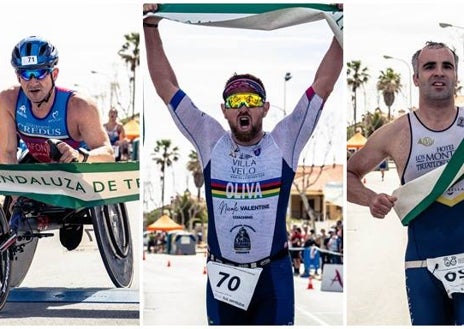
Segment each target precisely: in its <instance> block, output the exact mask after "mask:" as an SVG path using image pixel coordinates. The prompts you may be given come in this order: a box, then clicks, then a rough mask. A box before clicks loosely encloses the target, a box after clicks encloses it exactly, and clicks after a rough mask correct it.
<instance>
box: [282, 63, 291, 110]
mask: <svg viewBox="0 0 464 329" xmlns="http://www.w3.org/2000/svg"><path fill="white" fill-rule="evenodd" d="M291 78H292V74H291V73H290V72H287V73H286V74H285V76H284V116H286V115H287V81H288V80H290V79H291Z"/></svg>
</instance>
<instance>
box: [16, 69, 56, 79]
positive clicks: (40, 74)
mask: <svg viewBox="0 0 464 329" xmlns="http://www.w3.org/2000/svg"><path fill="white" fill-rule="evenodd" d="M50 72H51V70H50V69H36V70H18V71H17V73H18V74H19V76H20V77H21V78H22V79H24V80H26V81H29V80H31V79H32V77H34V78H36V79H37V80H42V79H43V78H45V77H46V76H47V74H48V73H50Z"/></svg>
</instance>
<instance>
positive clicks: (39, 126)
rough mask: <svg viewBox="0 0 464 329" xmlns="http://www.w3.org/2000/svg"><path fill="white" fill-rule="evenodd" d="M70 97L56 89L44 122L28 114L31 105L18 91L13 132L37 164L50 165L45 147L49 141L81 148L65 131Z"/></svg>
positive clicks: (42, 119)
mask: <svg viewBox="0 0 464 329" xmlns="http://www.w3.org/2000/svg"><path fill="white" fill-rule="evenodd" d="M73 93H74V92H73V91H70V90H65V89H62V88H59V87H56V89H55V99H54V101H53V105H52V107H51V109H50V112H49V113H48V114H47V115H46V116H45V117H44V118H38V117H36V116H35V115H34V113H33V112H32V105H31V102H30V101H29V99H28V98H27V96H26V95H25V94H24V92H23V90H22V89H20V91H19V94H18V99H17V101H16V131H17V133H18V135H19V137H20V138H21V139H22V140H23V141H24V143H25V144H26V147H27V149H28V150H29V153H30V154H31V155H32V156H33V157H34V158H35V159H36V160H37V161H39V162H50V161H51V159H50V156H49V146H48V144H47V143H46V141H47V139H49V138H55V139H60V140H62V141H64V142H66V143H67V144H69V145H70V146H71V147H73V148H75V149H78V148H79V147H81V146H82V145H83V143H81V142H78V141H75V140H73V139H72V138H71V136H70V135H69V132H68V127H67V110H68V102H69V98H70V97H71V96H72V95H73Z"/></svg>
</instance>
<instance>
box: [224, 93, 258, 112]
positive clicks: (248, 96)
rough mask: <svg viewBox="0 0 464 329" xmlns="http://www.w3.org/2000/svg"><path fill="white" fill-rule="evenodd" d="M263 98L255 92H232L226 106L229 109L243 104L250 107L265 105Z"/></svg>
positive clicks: (237, 107)
mask: <svg viewBox="0 0 464 329" xmlns="http://www.w3.org/2000/svg"><path fill="white" fill-rule="evenodd" d="M263 104H264V102H263V98H262V97H261V96H259V95H258V94H253V93H238V94H232V95H230V96H229V97H227V98H226V102H225V107H226V108H228V109H231V108H232V109H239V108H241V107H242V106H243V105H245V106H246V107H248V108H253V107H261V106H263Z"/></svg>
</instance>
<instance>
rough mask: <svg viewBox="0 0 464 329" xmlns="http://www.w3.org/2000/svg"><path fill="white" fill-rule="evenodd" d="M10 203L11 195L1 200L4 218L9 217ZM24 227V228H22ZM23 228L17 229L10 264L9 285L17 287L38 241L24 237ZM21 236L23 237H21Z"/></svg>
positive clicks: (25, 273) (29, 265) (32, 257)
mask: <svg viewBox="0 0 464 329" xmlns="http://www.w3.org/2000/svg"><path fill="white" fill-rule="evenodd" d="M10 204H11V197H10V196H6V197H5V201H4V202H3V211H4V214H5V215H6V218H10V216H11V214H10ZM24 229H25V228H24ZM24 229H23V228H20V229H19V231H18V240H17V241H16V246H17V248H16V249H17V250H16V252H15V254H14V257H13V255H12V258H11V259H12V263H11V266H12V268H13V270H12V271H11V279H10V286H11V287H18V286H19V285H20V284H21V283H22V282H23V280H24V278H25V277H26V275H27V272H28V271H29V268H30V267H31V264H32V260H33V259H34V254H35V251H36V249H37V244H38V242H39V239H38V238H33V237H29V238H27V240H26V239H24V235H23V233H25V231H24ZM21 236H23V238H22V239H21Z"/></svg>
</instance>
